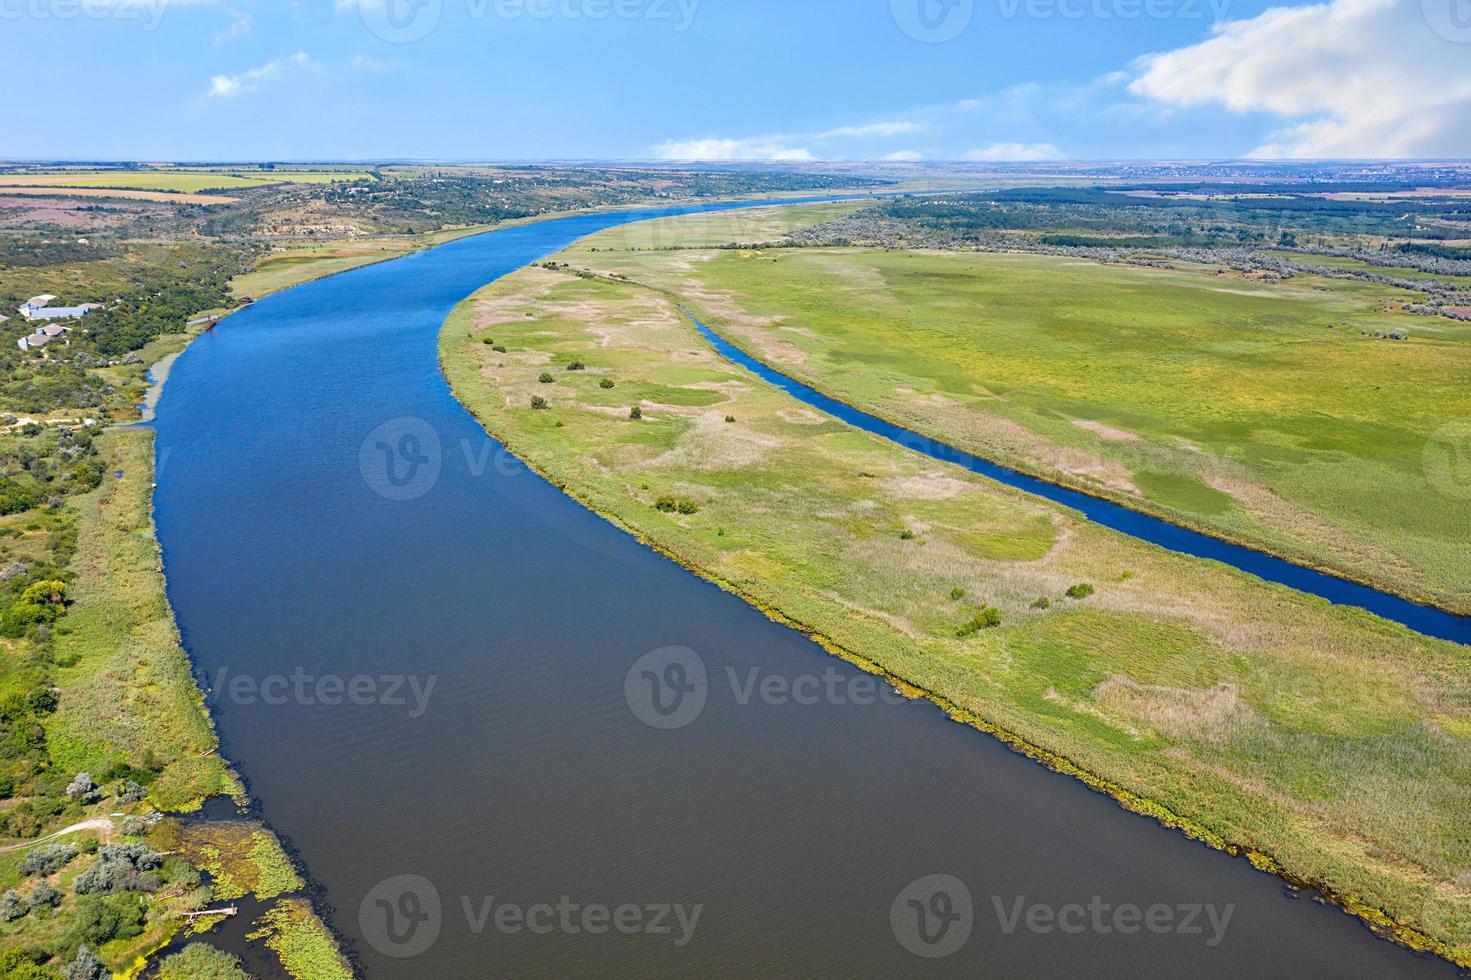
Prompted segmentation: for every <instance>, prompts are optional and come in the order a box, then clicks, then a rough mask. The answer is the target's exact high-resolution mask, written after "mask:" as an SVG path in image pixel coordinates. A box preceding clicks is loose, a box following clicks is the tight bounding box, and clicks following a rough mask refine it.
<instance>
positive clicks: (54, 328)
mask: <svg viewBox="0 0 1471 980" xmlns="http://www.w3.org/2000/svg"><path fill="white" fill-rule="evenodd" d="M36 333H43V334H45V335H46V336H48V337H60V336H61V335H62V334H64V333H66V327H63V326H62V325H61V324H59V323H48V324H46V325H45V326H44V327H42V328H41V329H39V330H37V331H36Z"/></svg>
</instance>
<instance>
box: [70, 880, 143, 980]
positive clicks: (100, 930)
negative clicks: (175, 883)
mask: <svg viewBox="0 0 1471 980" xmlns="http://www.w3.org/2000/svg"><path fill="white" fill-rule="evenodd" d="M145 910H146V907H145V906H144V904H143V902H142V901H140V900H139V899H138V898H137V897H136V896H134V895H83V896H82V897H81V898H78V899H77V903H76V909H75V912H74V914H73V918H72V924H71V928H69V929H68V930H67V932H66V936H65V937H64V938H65V940H66V941H67V942H68V943H69V944H75V945H81V946H101V945H102V944H103V943H105V942H108V941H110V940H113V939H132V938H133V937H134V936H137V935H140V934H142V932H143V918H144V912H145ZM103 976H108V974H106V973H104V974H103Z"/></svg>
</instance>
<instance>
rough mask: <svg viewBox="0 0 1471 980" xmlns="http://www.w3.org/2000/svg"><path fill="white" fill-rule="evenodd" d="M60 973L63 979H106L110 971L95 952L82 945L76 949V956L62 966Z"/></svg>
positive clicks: (110, 973)
mask: <svg viewBox="0 0 1471 980" xmlns="http://www.w3.org/2000/svg"><path fill="white" fill-rule="evenodd" d="M61 975H62V977H64V978H65V980H108V978H109V977H111V976H112V971H111V970H109V969H108V968H107V965H106V964H104V963H103V962H102V961H101V960H100V959H98V958H97V954H96V953H94V952H92V951H91V950H90V949H88V948H87V947H86V946H82V947H81V948H79V949H78V950H77V958H76V959H74V960H72V961H71V962H70V963H68V964H67V965H66V966H65V967H63V968H62V971H61Z"/></svg>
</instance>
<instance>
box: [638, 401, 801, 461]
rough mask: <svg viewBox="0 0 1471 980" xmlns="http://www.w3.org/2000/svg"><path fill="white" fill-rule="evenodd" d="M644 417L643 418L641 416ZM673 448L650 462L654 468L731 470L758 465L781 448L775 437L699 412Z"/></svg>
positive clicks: (720, 415)
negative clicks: (769, 454)
mask: <svg viewBox="0 0 1471 980" xmlns="http://www.w3.org/2000/svg"><path fill="white" fill-rule="evenodd" d="M645 417H646V418H647V416H645ZM691 421H692V422H693V425H691V426H690V428H689V429H688V431H686V432H685V433H683V434H682V435H681V436H680V437H679V440H678V441H677V442H676V443H675V444H674V448H673V449H670V450H669V451H668V452H666V453H663V454H662V455H660V456H657V457H655V459H654V460H653V461H652V465H654V466H668V467H671V468H674V469H691V470H706V471H708V470H733V469H739V468H741V467H743V466H750V465H752V464H753V463H757V462H759V461H760V460H761V459H762V458H763V457H765V456H766V454H767V453H769V452H771V451H772V450H773V449H777V448H778V447H780V446H781V442H782V441H781V440H780V439H778V438H777V437H775V436H764V435H761V434H759V433H756V432H752V431H750V430H749V429H746V428H744V427H741V426H735V425H731V424H730V423H728V422H726V421H725V415H724V414H723V413H721V412H709V411H706V412H701V413H700V414H698V415H695V416H693V417H692V418H691Z"/></svg>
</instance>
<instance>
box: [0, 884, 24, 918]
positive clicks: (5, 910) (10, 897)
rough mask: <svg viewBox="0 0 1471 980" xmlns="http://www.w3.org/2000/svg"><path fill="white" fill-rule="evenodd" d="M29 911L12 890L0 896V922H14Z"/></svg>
mask: <svg viewBox="0 0 1471 980" xmlns="http://www.w3.org/2000/svg"><path fill="white" fill-rule="evenodd" d="M30 910H31V907H30V906H29V905H27V904H26V902H25V899H23V898H21V897H20V892H18V891H16V890H15V889H14V888H12V889H10V890H9V891H8V892H6V893H5V894H4V895H0V922H14V921H15V920H16V919H19V918H20V917H21V916H23V915H25V914H26V913H27V912H29V911H30Z"/></svg>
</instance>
